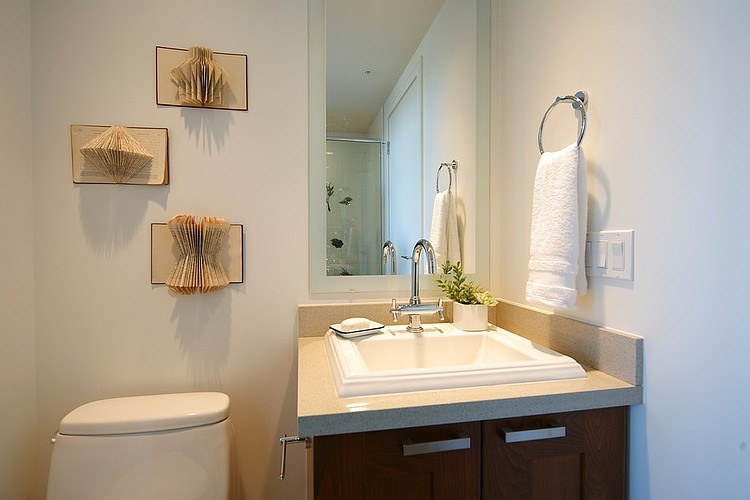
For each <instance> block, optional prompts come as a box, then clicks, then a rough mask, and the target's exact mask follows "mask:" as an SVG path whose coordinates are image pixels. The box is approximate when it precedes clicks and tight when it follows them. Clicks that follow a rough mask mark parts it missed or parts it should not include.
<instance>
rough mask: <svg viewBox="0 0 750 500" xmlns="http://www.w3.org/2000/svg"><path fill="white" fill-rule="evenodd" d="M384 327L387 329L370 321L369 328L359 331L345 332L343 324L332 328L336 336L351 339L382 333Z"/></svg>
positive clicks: (337, 324)
mask: <svg viewBox="0 0 750 500" xmlns="http://www.w3.org/2000/svg"><path fill="white" fill-rule="evenodd" d="M383 327H385V325H384V324H382V323H378V322H376V321H370V325H369V326H367V327H366V328H360V329H358V330H344V329H342V327H341V323H336V324H335V325H331V326H330V328H331V330H333V332H334V333H335V334H336V335H339V336H341V337H344V338H349V339H350V338H354V337H363V336H365V335H373V334H376V333H381V331H382V329H383Z"/></svg>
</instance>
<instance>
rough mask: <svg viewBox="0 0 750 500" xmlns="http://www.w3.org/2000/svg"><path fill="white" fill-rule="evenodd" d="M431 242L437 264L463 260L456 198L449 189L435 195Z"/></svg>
mask: <svg viewBox="0 0 750 500" xmlns="http://www.w3.org/2000/svg"><path fill="white" fill-rule="evenodd" d="M430 243H432V248H434V249H435V264H436V265H437V266H442V265H443V264H444V263H445V261H446V260H449V261H451V262H452V263H454V264H455V263H456V262H460V261H461V242H460V240H459V237H458V217H457V216H456V199H455V197H454V196H453V192H452V191H450V190H449V189H448V190H445V191H441V192H439V193H438V194H437V195H435V203H434V204H433V206H432V226H431V227H430Z"/></svg>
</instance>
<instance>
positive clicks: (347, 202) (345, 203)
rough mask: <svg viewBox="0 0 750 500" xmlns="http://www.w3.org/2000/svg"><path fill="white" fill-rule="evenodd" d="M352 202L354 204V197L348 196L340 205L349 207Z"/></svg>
mask: <svg viewBox="0 0 750 500" xmlns="http://www.w3.org/2000/svg"><path fill="white" fill-rule="evenodd" d="M351 202H352V197H351V196H347V197H346V198H344V199H343V200H341V201H340V202H339V203H340V204H342V205H349V204H350V203H351Z"/></svg>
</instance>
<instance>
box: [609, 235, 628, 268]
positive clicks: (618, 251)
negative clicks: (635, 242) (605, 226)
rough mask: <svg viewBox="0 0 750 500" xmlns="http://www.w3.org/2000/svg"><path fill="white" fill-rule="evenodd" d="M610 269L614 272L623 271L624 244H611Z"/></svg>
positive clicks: (616, 242) (618, 242) (617, 242)
mask: <svg viewBox="0 0 750 500" xmlns="http://www.w3.org/2000/svg"><path fill="white" fill-rule="evenodd" d="M612 269H614V270H615V271H624V270H625V242H624V241H613V242H612Z"/></svg>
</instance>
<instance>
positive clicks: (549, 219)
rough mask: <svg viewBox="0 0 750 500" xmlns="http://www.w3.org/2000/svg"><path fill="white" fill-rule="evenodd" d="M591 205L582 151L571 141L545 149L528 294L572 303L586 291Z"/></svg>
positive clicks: (536, 193)
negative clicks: (588, 219) (587, 233)
mask: <svg viewBox="0 0 750 500" xmlns="http://www.w3.org/2000/svg"><path fill="white" fill-rule="evenodd" d="M587 209H588V188H587V182H586V162H585V159H584V157H583V151H581V149H580V148H579V147H577V146H576V145H575V144H571V145H570V146H568V147H566V148H564V149H562V150H560V151H555V152H552V153H544V154H542V157H541V158H540V159H539V165H538V167H537V171H536V179H535V181H534V200H533V203H532V211H531V245H530V252H529V280H528V282H527V283H526V300H528V301H530V302H538V303H540V304H545V305H548V306H553V307H557V308H563V309H572V308H574V307H575V301H576V297H577V296H579V295H584V294H585V293H586V285H587V284H586V268H585V264H584V258H585V255H584V253H585V245H586V216H587Z"/></svg>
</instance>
